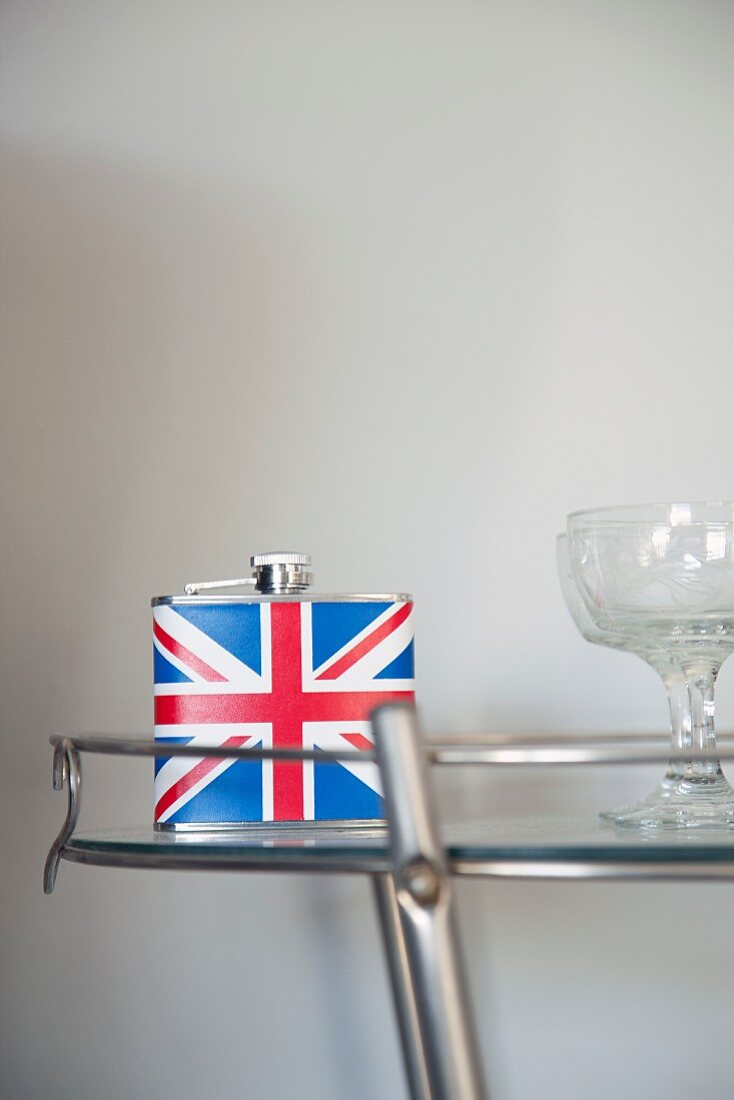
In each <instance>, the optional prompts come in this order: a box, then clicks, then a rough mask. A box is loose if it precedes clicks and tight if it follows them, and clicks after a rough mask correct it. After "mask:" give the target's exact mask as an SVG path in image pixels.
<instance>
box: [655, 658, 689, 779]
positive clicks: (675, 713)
mask: <svg viewBox="0 0 734 1100" xmlns="http://www.w3.org/2000/svg"><path fill="white" fill-rule="evenodd" d="M659 671H660V675H661V677H662V680H663V683H664V684H665V690H666V691H667V693H668V706H669V708H670V726H671V730H672V737H671V744H670V747H671V748H672V750H673V752H684V751H685V750H686V749H689V748H690V747H691V697H690V695H689V692H688V684H687V683H686V678H685V676H684V675H683V673H682V671H681V670H680V669H679V668H671V669H668V670H664V671H663V670H659ZM673 770H676V771H681V770H682V765H681V764H678V765H677V766H675V767H674V768H673Z"/></svg>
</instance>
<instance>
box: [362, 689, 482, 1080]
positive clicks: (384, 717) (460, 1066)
mask: <svg viewBox="0 0 734 1100" xmlns="http://www.w3.org/2000/svg"><path fill="white" fill-rule="evenodd" d="M372 728H373V731H374V735H375V745H376V749H377V760H378V763H379V766H380V774H381V777H382V782H383V786H384V797H385V815H386V818H387V822H388V829H389V836H390V853H391V857H392V859H391V862H392V872H391V877H392V882H393V895H394V902H393V900H392V899H390V904H391V905H392V904H394V906H395V909H396V911H395V910H393V915H392V918H391V920H390V924H389V925H388V934H391V937H392V939H393V941H394V942H393V944H392V951H391V952H389V953H390V954H391V955H395V956H399V955H401V954H402V953H404V956H405V960H406V964H407V965H405V966H403V965H401V966H394V967H393V986H394V988H395V987H396V986H397V987H398V988H397V995H396V1005H397V1009H398V1016H399V1018H401V1021H402V1024H401V1030H402V1031H403V1032H404V1033H409V1034H410V1039H409V1041H408V1042H407V1043H404V1047H407V1048H408V1054H407V1055H406V1067H407V1070H408V1077H409V1080H410V1083H411V1087H412V1088H413V1089H414V1090H417V1089H418V1088H419V1087H420V1089H421V1091H413V1097H414V1098H415V1100H481V1098H482V1097H484V1095H485V1093H484V1086H483V1083H482V1074H481V1069H480V1061H479V1054H478V1047H477V1042H476V1038H475V1033H474V1022H473V1019H472V1014H471V1011H470V1008H469V1002H468V996H467V987H466V982H465V980H464V975H463V972H462V966H461V959H460V951H459V934H458V928H457V924H456V915H455V909H454V900H453V887H452V883H451V875H450V872H449V868H448V865H447V862H446V854H445V851H444V847H443V844H442V842H441V837H440V834H439V829H438V815H437V810H436V805H435V799H434V795H433V787H432V784H431V782H430V780H429V777H428V766H427V762H426V756H425V752H424V751H423V748H422V744H421V737H420V731H419V729H418V720H417V718H416V714H415V708H414V707H412V706H409V705H406V704H390V705H387V706H383V707H378V709H377V710H376V711H375V712H374V713H373V715H372ZM406 975H407V978H408V983H407V984H408V988H406V989H402V988H401V983H402V982H404V981H405V977H406ZM418 1067H425V1074H424V1079H423V1081H421V1082H420V1084H419V1082H418V1081H417V1080H416V1079H417V1077H418V1074H417V1072H416V1070H417V1068H418Z"/></svg>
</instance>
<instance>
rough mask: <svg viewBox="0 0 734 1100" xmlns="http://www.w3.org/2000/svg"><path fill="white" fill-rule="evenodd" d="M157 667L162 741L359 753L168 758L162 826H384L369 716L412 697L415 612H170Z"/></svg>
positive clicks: (163, 608)
mask: <svg viewBox="0 0 734 1100" xmlns="http://www.w3.org/2000/svg"><path fill="white" fill-rule="evenodd" d="M153 658H154V697H155V698H154V702H155V737H156V740H157V741H160V742H161V744H162V745H164V744H172V743H191V744H197V743H198V744H201V745H222V746H225V745H226V746H227V747H239V746H245V745H249V746H250V747H252V748H255V747H257V746H262V747H264V748H270V747H273V748H286V747H287V748H292V747H296V748H306V749H326V750H329V749H332V750H333V749H337V748H338V749H345V748H346V749H349V750H350V751H353V752H354V756H355V759H354V762H352V761H351V760H349V761H343V762H340V763H324V764H319V763H318V761H316V762H313V761H299V762H297V763H292V762H283V761H267V760H266V761H249V760H248V761H245V760H234V761H233V760H231V759H230V760H227V759H218V758H216V759H215V758H211V757H200V758H195V757H168V758H165V757H161V758H157V759H156V775H155V821H156V823H157V824H160V825H167V826H174V825H204V824H225V823H236V822H249V821H260V822H263V821H334V820H364V819H375V818H380V817H382V799H381V793H382V792H381V790H380V783H379V773H378V769H377V766H376V765H375V764H372V763H369V762H362V761H360V760H359V753H360V751H364V750H368V749H371V748H372V747H373V744H372V739H371V732H370V724H369V721H368V716H369V714H370V711H371V710H372V709H373V708H374V707H376V706H378V705H379V704H380V703H383V702H386V701H388V700H394V699H408V700H412V699H413V698H414V695H413V690H414V678H413V676H414V674H413V605H412V603H409V602H404V601H398V602H389V603H388V602H378V601H377V600H362V601H357V600H353V601H350V600H344V601H333V602H332V601H329V602H325V601H324V602H321V601H313V602H310V601H303V602H299V601H289V602H282V603H279V602H268V601H264V602H262V603H258V602H252V603H247V602H241V603H227V602H224V601H222V602H219V603H213V602H209V603H207V602H205V601H202V602H198V601H197V602H191V603H185V602H182V603H176V604H175V605H173V604H170V603H161V604H158V605H156V606H154V608H153Z"/></svg>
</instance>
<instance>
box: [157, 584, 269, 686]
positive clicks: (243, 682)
mask: <svg viewBox="0 0 734 1100" xmlns="http://www.w3.org/2000/svg"><path fill="white" fill-rule="evenodd" d="M153 617H154V619H155V621H156V622H157V623H158V625H159V626H160V627H161V629H163V630H165V632H166V633H167V634H170V635H171V637H172V638H173V639H174V641H176V642H178V643H179V644H180V645H182V646H185V647H186V649H189V650H191V652H192V653H193V654H194V655H195V656H196V657H198V658H199V659H200V660H202V661H204V662H206V664H207V665H209V667H210V668H213V669H214V671H215V672H218V673H219V675H220V676H223V677H224V678H225V680H226V681H228V682H229V683H233V684H235V683H236V684H237V685H238V686H239V687H240V689H241V690H242V691H243V692H247V691H251V692H256V691H262V690H263V677H262V676H258V674H257V673H256V672H255V671H254V670H253V669H251V668H250V667H249V666H248V665H246V664H244V662H242V661H239V660H237V658H236V657H235V656H234V655H233V654H232V653H230V652H229V651H228V650H226V649H225V648H224V647H223V646H221V645H219V643H218V642H215V641H214V639H213V638H210V637H209V635H208V634H205V633H204V631H203V630H199V628H198V627H196V626H194V624H193V623H190V622H189V621H188V620H187V619H184V617H183V616H182V615H179V614H178V612H176V611H174V610H173V608H172V607H170V606H169V605H168V604H161V605H159V606H158V607H154V608H153ZM261 625H262V618H261ZM264 648H265V647H264V646H263V649H264ZM162 652H163V653H164V656H166V659H168V653H167V651H166V649H165V647H164V648H163V650H162ZM268 652H269V647H268ZM172 663H173V662H172ZM177 667H179V668H180V669H181V671H183V672H184V673H185V674H186V675H187V676H192V679H193V675H192V672H190V671H189V670H188V668H187V667H186V664H185V662H184V663H183V664H181V663H179V666H177Z"/></svg>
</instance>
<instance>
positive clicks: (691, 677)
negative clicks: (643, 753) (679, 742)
mask: <svg viewBox="0 0 734 1100" xmlns="http://www.w3.org/2000/svg"><path fill="white" fill-rule="evenodd" d="M720 668H721V664H720V663H718V664H705V665H701V664H698V663H696V664H693V663H691V664H686V665H684V667H683V671H684V673H685V676H686V681H687V685H688V693H689V695H690V699H691V748H692V750H693V753H694V754H695V752H696V749H701V750H703V751H704V752H708V751H711V750H713V749H715V748H716V733H715V732H714V687H715V685H716V677H717V676H718V674H719V669H720ZM691 770H692V772H693V775H694V777H697V778H702V779H711V778H714V777H716V776H720V775H721V765H720V764H719V762H718V760H695V758H694V760H693V761H692V763H691Z"/></svg>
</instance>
